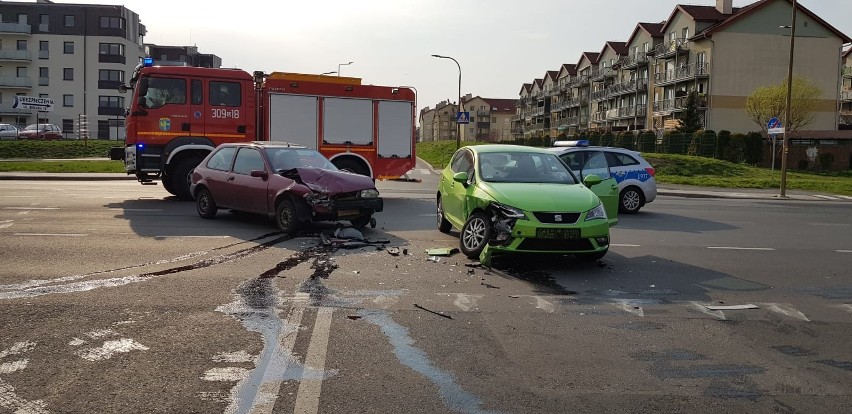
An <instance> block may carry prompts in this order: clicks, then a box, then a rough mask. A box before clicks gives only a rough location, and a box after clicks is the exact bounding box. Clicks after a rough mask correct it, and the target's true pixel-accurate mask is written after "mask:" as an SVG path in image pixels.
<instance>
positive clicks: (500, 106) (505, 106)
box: [482, 98, 515, 113]
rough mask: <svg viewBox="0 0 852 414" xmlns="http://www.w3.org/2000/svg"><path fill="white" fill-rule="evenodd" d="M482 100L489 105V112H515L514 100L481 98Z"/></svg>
mask: <svg viewBox="0 0 852 414" xmlns="http://www.w3.org/2000/svg"><path fill="white" fill-rule="evenodd" d="M482 100H483V101H485V102H487V103H488V105H491V112H511V113H514V112H515V100H514V99H497V98H482Z"/></svg>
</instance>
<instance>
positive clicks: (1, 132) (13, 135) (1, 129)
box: [0, 124, 20, 139]
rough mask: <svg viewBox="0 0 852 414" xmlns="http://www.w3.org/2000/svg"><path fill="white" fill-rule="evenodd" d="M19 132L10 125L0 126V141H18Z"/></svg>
mask: <svg viewBox="0 0 852 414" xmlns="http://www.w3.org/2000/svg"><path fill="white" fill-rule="evenodd" d="M19 131H20V130H19V129H18V127H16V126H14V125H12V124H0V139H18V134H20V132H19Z"/></svg>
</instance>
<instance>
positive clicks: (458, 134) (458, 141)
mask: <svg viewBox="0 0 852 414" xmlns="http://www.w3.org/2000/svg"><path fill="white" fill-rule="evenodd" d="M432 57H436V58H439V59H450V60H452V61H453V62H456V66H458V67H459V112H464V104H463V103H462V96H461V65H459V61H457V60H455V59H453V58H451V57H449V56H442V55H432ZM456 124H457V125H458V128H456V149H459V148H461V123H459V122H458V120H456Z"/></svg>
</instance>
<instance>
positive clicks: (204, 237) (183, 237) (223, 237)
mask: <svg viewBox="0 0 852 414" xmlns="http://www.w3.org/2000/svg"><path fill="white" fill-rule="evenodd" d="M154 238H155V239H229V238H231V236H154Z"/></svg>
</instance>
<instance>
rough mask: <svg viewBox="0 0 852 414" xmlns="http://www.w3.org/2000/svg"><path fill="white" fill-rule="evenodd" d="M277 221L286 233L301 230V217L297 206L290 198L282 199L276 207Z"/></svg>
mask: <svg viewBox="0 0 852 414" xmlns="http://www.w3.org/2000/svg"><path fill="white" fill-rule="evenodd" d="M275 222H276V224H278V228H279V229H281V231H283V232H284V233H288V234H292V233H295V232H296V231H297V230H299V224H300V223H299V219H298V217H297V215H296V206H294V205H293V202H292V201H291V200H289V199H284V200H281V202H280V203H278V207H277V208H276V209H275Z"/></svg>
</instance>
